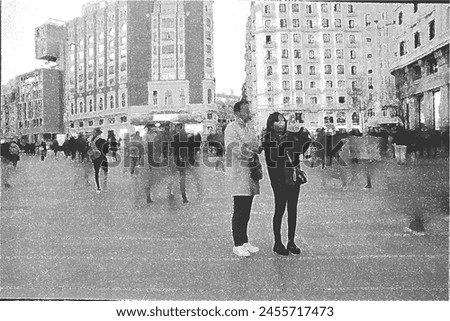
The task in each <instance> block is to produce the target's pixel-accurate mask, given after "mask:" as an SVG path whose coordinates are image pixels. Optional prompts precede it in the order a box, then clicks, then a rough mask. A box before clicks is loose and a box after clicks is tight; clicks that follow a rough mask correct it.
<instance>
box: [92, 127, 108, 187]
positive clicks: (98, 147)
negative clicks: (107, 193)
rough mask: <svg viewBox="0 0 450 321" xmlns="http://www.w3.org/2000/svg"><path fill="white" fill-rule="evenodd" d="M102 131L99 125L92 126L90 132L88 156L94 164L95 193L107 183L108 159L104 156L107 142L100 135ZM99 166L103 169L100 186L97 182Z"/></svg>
mask: <svg viewBox="0 0 450 321" xmlns="http://www.w3.org/2000/svg"><path fill="white" fill-rule="evenodd" d="M102 133H103V132H102V130H101V129H100V127H96V128H94V131H93V132H92V136H93V137H92V140H91V143H90V148H91V152H90V154H91V155H90V156H91V160H92V163H93V164H94V177H95V185H96V187H97V193H100V192H101V191H102V189H103V190H106V189H107V184H108V159H107V158H106V154H107V153H108V151H109V144H108V142H107V141H106V140H104V139H103V138H102V137H101V134H102ZM100 168H102V169H103V182H102V183H103V184H102V185H101V186H100V182H99V174H100Z"/></svg>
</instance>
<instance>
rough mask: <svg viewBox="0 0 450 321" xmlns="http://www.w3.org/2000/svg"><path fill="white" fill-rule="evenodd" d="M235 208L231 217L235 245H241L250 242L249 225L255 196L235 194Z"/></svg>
mask: <svg viewBox="0 0 450 321" xmlns="http://www.w3.org/2000/svg"><path fill="white" fill-rule="evenodd" d="M233 199H234V204H233V206H234V208H233V218H232V219H231V229H232V231H233V241H234V246H241V245H242V244H244V243H247V242H248V235H247V226H248V221H249V219H250V211H251V210H252V203H253V196H233Z"/></svg>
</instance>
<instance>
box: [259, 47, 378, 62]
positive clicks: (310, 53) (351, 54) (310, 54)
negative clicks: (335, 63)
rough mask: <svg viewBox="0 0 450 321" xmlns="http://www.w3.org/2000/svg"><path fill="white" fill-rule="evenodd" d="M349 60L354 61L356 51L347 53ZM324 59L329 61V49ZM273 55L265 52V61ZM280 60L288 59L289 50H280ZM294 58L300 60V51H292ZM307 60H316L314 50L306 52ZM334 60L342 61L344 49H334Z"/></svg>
mask: <svg viewBox="0 0 450 321" xmlns="http://www.w3.org/2000/svg"><path fill="white" fill-rule="evenodd" d="M348 53H349V58H350V59H352V60H354V59H356V51H355V50H350V51H349V52H348ZM323 54H324V58H325V59H331V58H332V55H331V49H325V50H324V52H323ZM371 57H372V56H367V58H371ZM272 58H273V55H272V51H271V50H267V51H266V60H272ZM281 58H283V59H288V58H289V50H288V49H282V50H281ZM294 58H302V51H301V50H300V49H294ZM308 58H309V59H316V52H315V51H314V50H309V51H308ZM336 58H338V59H343V58H344V49H336Z"/></svg>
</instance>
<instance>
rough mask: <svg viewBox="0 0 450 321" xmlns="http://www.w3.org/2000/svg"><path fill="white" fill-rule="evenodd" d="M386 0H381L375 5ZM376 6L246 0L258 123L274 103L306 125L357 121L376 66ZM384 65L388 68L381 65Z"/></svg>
mask: <svg viewBox="0 0 450 321" xmlns="http://www.w3.org/2000/svg"><path fill="white" fill-rule="evenodd" d="M389 7H390V5H388V4H383V8H384V9H383V11H389ZM379 8H381V6H379V7H375V5H367V4H356V3H355V4H354V3H340V2H337V3H331V2H323V3H320V2H311V3H308V2H293V1H291V2H288V1H286V2H284V1H280V2H275V1H254V2H252V4H251V14H250V17H249V19H248V22H247V45H246V49H247V52H246V59H247V63H246V75H247V78H246V84H247V91H248V95H249V97H250V99H251V100H252V102H253V105H254V108H255V109H256V110H255V111H256V112H257V114H258V119H259V122H260V125H261V126H264V122H265V119H267V116H268V114H270V113H271V112H273V111H280V112H282V113H283V114H285V115H286V116H287V118H290V119H291V120H292V121H294V122H297V123H300V124H301V125H302V126H305V127H307V128H310V129H315V128H318V127H332V128H334V129H345V130H351V129H353V128H358V129H360V130H361V129H362V127H363V123H364V121H365V120H364V116H365V114H366V111H367V110H368V109H370V108H369V107H370V106H371V105H377V104H381V102H377V103H375V94H376V93H378V90H379V88H377V87H376V86H377V85H376V84H378V83H379V79H380V77H382V75H381V71H380V69H379V68H378V63H379V61H378V57H379V50H378V48H377V47H376V46H377V44H378V43H379V41H378V40H377V39H378V37H379V34H378V32H374V30H375V31H376V30H377V28H376V27H374V20H376V19H377V18H376V17H377V16H378V13H380V12H379V10H380V9H379ZM384 73H386V74H387V75H389V73H388V71H387V69H384Z"/></svg>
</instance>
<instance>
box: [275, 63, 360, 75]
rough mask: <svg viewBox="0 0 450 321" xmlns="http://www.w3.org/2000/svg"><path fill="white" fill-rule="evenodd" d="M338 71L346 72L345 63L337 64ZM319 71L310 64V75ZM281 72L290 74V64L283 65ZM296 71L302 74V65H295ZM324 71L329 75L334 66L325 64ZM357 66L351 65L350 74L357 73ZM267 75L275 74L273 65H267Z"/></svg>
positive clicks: (339, 73) (340, 73) (338, 72)
mask: <svg viewBox="0 0 450 321" xmlns="http://www.w3.org/2000/svg"><path fill="white" fill-rule="evenodd" d="M336 71H337V74H338V75H343V74H344V73H345V68H344V65H337V66H336ZM316 72H317V68H316V66H309V74H310V75H316ZM281 73H282V74H283V75H289V73H290V66H289V65H282V68H281ZM294 73H295V74H296V75H301V74H302V65H295V67H294ZM324 73H325V74H327V75H330V74H332V67H331V65H325V66H324ZM357 73H358V72H357V67H356V66H351V67H350V74H351V75H357ZM266 75H267V76H272V75H273V66H267V67H266Z"/></svg>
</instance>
